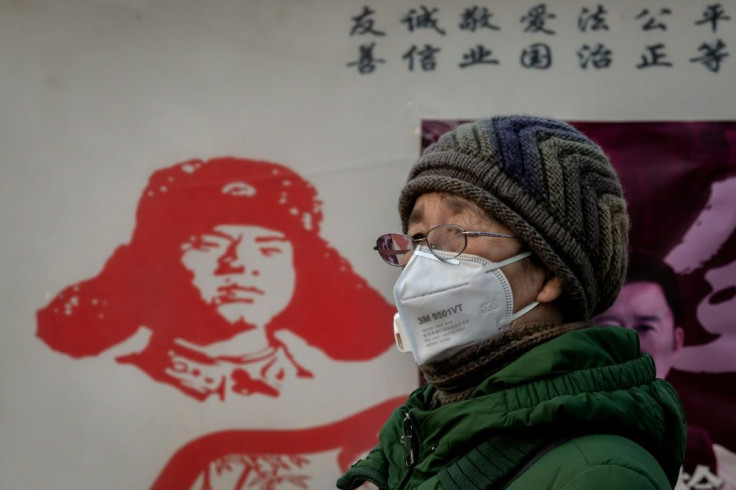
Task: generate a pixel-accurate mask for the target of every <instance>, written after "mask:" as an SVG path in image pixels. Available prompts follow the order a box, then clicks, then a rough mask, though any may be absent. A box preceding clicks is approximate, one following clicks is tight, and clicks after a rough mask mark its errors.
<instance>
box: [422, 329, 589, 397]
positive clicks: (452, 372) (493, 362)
mask: <svg viewBox="0 0 736 490" xmlns="http://www.w3.org/2000/svg"><path fill="white" fill-rule="evenodd" d="M587 325H589V324H587V323H583V322H578V323H570V324H564V325H547V324H539V323H530V324H523V325H519V326H516V327H513V328H511V329H509V330H506V331H504V332H501V333H499V334H496V335H494V336H492V337H490V338H488V339H486V340H483V341H480V342H476V343H474V344H472V345H470V346H469V347H467V348H466V349H463V350H462V351H460V352H458V353H457V354H455V355H454V356H452V357H451V358H449V359H447V360H444V361H438V362H430V363H427V364H424V365H422V366H419V369H420V370H421V371H422V374H423V375H424V377H425V379H426V380H427V381H428V382H429V383H430V384H432V385H434V386H435V387H436V388H437V390H436V391H435V392H434V394H433V396H432V407H433V408H436V407H438V406H442V405H446V404H448V403H452V402H456V401H460V400H466V399H468V398H470V397H471V396H472V394H473V392H474V391H475V389H476V388H477V387H478V385H479V384H481V383H482V382H483V381H484V380H485V379H487V378H488V377H489V376H491V375H492V374H493V373H495V372H497V371H500V370H501V369H503V368H504V367H506V366H507V365H509V364H510V363H511V362H513V361H515V360H516V359H518V358H519V356H521V355H522V354H523V353H525V352H526V351H528V350H530V349H532V348H533V347H536V346H537V345H539V344H541V343H543V342H546V341H548V340H550V339H553V338H555V337H557V336H559V335H562V334H563V333H566V332H571V331H573V330H578V329H580V328H583V327H585V326H587Z"/></svg>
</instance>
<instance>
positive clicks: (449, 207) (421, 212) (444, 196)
mask: <svg viewBox="0 0 736 490" xmlns="http://www.w3.org/2000/svg"><path fill="white" fill-rule="evenodd" d="M436 213H441V214H448V215H454V216H455V217H461V218H462V219H463V221H465V222H466V223H469V224H471V223H485V224H492V223H498V221H497V220H496V219H495V218H494V217H493V216H491V215H490V214H489V213H488V212H487V211H485V210H484V209H482V208H481V207H480V206H478V205H477V204H476V203H474V202H473V201H470V200H469V199H466V198H464V197H461V196H458V195H456V194H450V193H447V192H427V193H424V194H421V195H420V196H419V197H418V198H417V200H416V201H415V202H414V209H413V210H412V212H411V214H410V215H409V225H410V226H411V225H412V224H417V223H419V222H421V221H423V220H425V219H428V218H430V215H431V214H436Z"/></svg>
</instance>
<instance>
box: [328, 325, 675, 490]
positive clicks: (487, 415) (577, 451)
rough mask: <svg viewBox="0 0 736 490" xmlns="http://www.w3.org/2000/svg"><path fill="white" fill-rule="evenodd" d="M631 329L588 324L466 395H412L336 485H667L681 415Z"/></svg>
mask: <svg viewBox="0 0 736 490" xmlns="http://www.w3.org/2000/svg"><path fill="white" fill-rule="evenodd" d="M654 375H655V371H654V363H653V362H652V359H651V357H649V356H648V355H642V354H640V352H639V338H638V335H637V334H636V332H634V331H631V330H627V329H623V328H620V327H605V328H584V329H581V330H575V331H572V332H568V333H566V334H563V335H561V336H559V337H557V338H554V339H552V340H550V341H548V342H546V343H544V344H541V345H538V346H536V347H534V348H533V349H531V350H530V351H528V352H526V353H525V354H523V355H522V356H520V357H519V358H518V359H516V360H515V361H513V362H512V363H511V364H509V365H508V366H506V367H505V368H503V369H501V370H500V371H498V372H497V373H495V374H493V375H492V376H490V377H489V378H487V379H486V380H485V381H484V382H483V383H482V384H481V385H480V386H479V387H478V388H477V389H476V391H475V392H474V393H473V396H472V397H471V398H469V399H467V400H464V401H460V402H455V403H450V404H448V405H445V406H442V407H439V408H436V409H429V408H427V407H429V403H430V400H431V399H432V392H433V390H434V389H435V388H433V387H432V386H426V387H423V388H420V389H418V390H416V391H415V392H414V393H412V394H411V395H410V397H409V399H408V400H407V401H406V403H405V404H404V405H402V406H401V407H399V408H397V409H396V410H395V411H394V413H393V414H392V415H391V417H390V418H389V420H388V421H387V422H386V424H385V425H384V427H383V428H382V429H381V431H380V433H379V441H380V442H379V444H378V446H376V448H374V449H373V450H372V451H371V452H370V453H369V454H368V456H367V457H366V458H365V459H363V460H361V461H358V462H357V463H356V464H354V465H353V466H352V467H351V468H350V469H349V470H348V471H347V473H346V474H345V475H343V476H342V477H341V478H340V479H339V480H338V482H337V486H338V487H339V488H341V489H354V488H357V487H359V486H360V485H362V484H363V483H364V482H366V481H367V482H372V483H373V484H374V485H376V486H377V487H378V488H381V489H391V490H393V489H415V488H416V489H421V490H430V489H463V490H466V489H486V488H508V489H517V490H518V489H565V490H576V489H601V490H608V489H611V490H612V489H617V490H620V489H626V490H630V489H665V488H673V487H674V485H675V482H676V480H677V476H678V473H679V469H680V465H681V463H682V458H683V454H684V449H685V436H686V427H685V418H684V413H683V410H682V406H681V404H680V400H679V398H678V397H677V394H676V393H675V391H674V389H673V388H672V387H671V386H670V385H669V384H668V383H666V382H665V381H662V380H660V379H655V377H654Z"/></svg>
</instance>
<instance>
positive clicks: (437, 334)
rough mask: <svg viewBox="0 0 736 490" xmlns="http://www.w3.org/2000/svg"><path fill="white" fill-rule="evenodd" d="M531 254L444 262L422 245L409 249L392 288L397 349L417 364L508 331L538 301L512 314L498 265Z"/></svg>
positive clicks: (507, 288)
mask: <svg viewBox="0 0 736 490" xmlns="http://www.w3.org/2000/svg"><path fill="white" fill-rule="evenodd" d="M437 253H438V254H441V253H442V252H437ZM530 255H531V252H523V253H520V254H518V255H515V256H513V257H511V258H509V259H506V260H504V261H502V262H491V261H489V260H486V259H484V258H483V257H478V256H477V255H469V254H461V255H459V256H457V257H455V258H454V259H451V260H449V261H448V262H444V261H442V260H439V259H438V258H437V257H435V256H434V255H433V254H432V253H431V252H430V251H429V249H427V248H426V247H424V246H422V247H419V248H417V249H416V250H414V253H413V254H412V256H411V258H410V259H409V262H408V263H407V265H406V266H405V267H404V270H403V272H402V273H401V276H399V279H398V280H397V281H396V285H395V286H394V299H395V301H396V308H397V309H398V311H399V312H398V313H397V314H396V316H395V317H394V336H395V338H396V345H397V346H398V348H399V350H400V351H401V352H412V353H413V354H414V360H415V361H416V363H417V364H418V365H422V364H425V363H426V362H428V361H430V360H431V361H439V360H442V359H446V358H448V357H450V356H451V355H452V354H454V353H455V352H457V351H459V350H460V349H462V348H463V347H466V346H467V345H469V344H472V343H473V342H476V341H478V340H482V339H485V338H488V337H490V336H492V335H494V334H495V333H497V332H501V331H503V330H506V329H508V325H509V324H510V323H511V322H512V321H513V320H515V319H516V318H519V317H520V316H521V315H523V314H525V313H527V312H528V311H529V310H531V309H532V308H534V307H535V306H537V305H538V304H539V303H538V302H536V301H535V302H532V303H531V304H529V305H527V306H525V307H524V308H522V309H521V310H519V311H518V312H516V313H513V306H514V296H513V294H512V292H511V286H510V285H509V282H508V280H507V279H506V276H505V275H504V273H503V272H502V271H501V267H503V266H505V265H508V264H511V263H514V262H517V261H519V260H521V259H524V258H526V257H528V256H530Z"/></svg>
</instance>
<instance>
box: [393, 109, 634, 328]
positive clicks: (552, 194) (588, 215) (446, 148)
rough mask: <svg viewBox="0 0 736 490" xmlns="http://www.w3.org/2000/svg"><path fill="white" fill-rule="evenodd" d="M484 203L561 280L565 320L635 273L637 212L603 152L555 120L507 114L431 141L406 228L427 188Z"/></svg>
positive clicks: (603, 304)
mask: <svg viewBox="0 0 736 490" xmlns="http://www.w3.org/2000/svg"><path fill="white" fill-rule="evenodd" d="M432 191H438V192H447V193H450V194H455V195H458V196H461V197H464V198H466V199H469V200H470V201H473V202H475V203H476V204H478V206H480V207H481V208H482V209H484V210H486V211H487V212H488V213H490V214H491V215H492V216H493V217H495V218H496V219H498V220H499V221H501V222H502V223H504V224H505V225H506V226H508V227H509V228H510V229H511V230H512V231H513V232H514V234H515V235H516V236H518V237H519V238H521V239H522V240H523V241H524V242H525V243H526V245H527V246H528V247H529V248H530V249H531V251H532V252H534V253H535V254H536V255H537V256H538V257H539V258H540V259H541V261H542V262H543V263H544V264H545V265H546V266H547V268H548V269H549V270H550V271H551V272H552V273H553V274H554V275H556V276H557V277H559V278H560V279H561V280H562V284H563V294H562V297H561V302H562V303H561V304H562V308H563V314H564V315H565V320H566V321H577V320H588V319H590V318H591V317H593V316H595V315H596V314H598V313H600V312H602V311H604V310H605V309H606V308H608V307H609V306H610V305H611V304H612V303H613V301H614V300H615V299H616V296H617V295H618V292H619V290H620V289H621V285H622V284H623V281H624V278H625V276H626V265H627V262H628V255H627V245H628V233H629V219H628V215H627V213H626V202H625V201H624V198H623V193H622V191H621V184H620V183H619V180H618V177H617V176H616V172H615V171H614V169H613V167H612V166H611V164H610V163H609V161H608V158H607V157H606V156H605V154H604V153H603V151H602V150H601V149H600V148H599V147H598V146H597V145H596V144H595V143H593V142H592V141H591V140H590V139H588V138H587V137H586V136H585V135H583V134H582V133H580V132H579V131H578V130H576V129H575V128H573V127H572V126H570V125H568V124H565V123H563V122H560V121H556V120H554V119H545V118H539V117H529V116H502V117H494V118H492V119H482V120H479V121H476V122H474V123H469V124H463V125H460V126H458V127H457V128H455V129H454V130H452V131H450V132H449V133H447V134H444V135H443V136H442V137H440V139H439V140H438V141H437V142H436V143H434V144H432V145H431V146H429V147H428V148H427V149H426V150H425V151H424V152H423V154H422V156H421V157H420V158H419V161H418V162H417V163H416V165H414V167H413V168H412V170H411V172H410V173H409V179H408V181H407V183H406V185H405V186H404V189H403V190H402V192H401V197H400V199H399V214H400V215H401V222H402V226H403V228H404V231H405V232H406V229H407V224H408V223H407V222H408V219H409V214H410V213H411V211H412V208H413V207H414V202H415V201H416V199H417V197H419V195H420V194H423V193H425V192H432Z"/></svg>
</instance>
